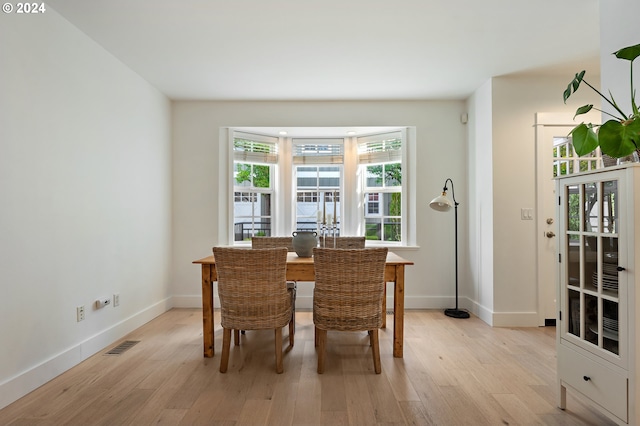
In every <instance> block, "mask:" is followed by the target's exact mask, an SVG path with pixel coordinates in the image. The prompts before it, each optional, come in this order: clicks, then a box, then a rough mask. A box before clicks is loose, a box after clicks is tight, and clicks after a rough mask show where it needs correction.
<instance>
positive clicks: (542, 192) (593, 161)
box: [535, 113, 601, 326]
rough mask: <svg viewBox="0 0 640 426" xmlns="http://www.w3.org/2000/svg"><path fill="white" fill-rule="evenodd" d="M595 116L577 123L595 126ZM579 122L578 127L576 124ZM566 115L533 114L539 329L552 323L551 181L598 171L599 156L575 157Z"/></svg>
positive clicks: (553, 226) (554, 232) (554, 241)
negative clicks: (534, 129)
mask: <svg viewBox="0 0 640 426" xmlns="http://www.w3.org/2000/svg"><path fill="white" fill-rule="evenodd" d="M598 120H599V117H598V116H597V115H589V116H586V117H585V118H583V119H581V120H580V121H585V122H592V123H597V122H598ZM580 121H578V122H577V123H579V122H580ZM577 123H576V122H574V121H573V117H572V116H571V115H567V114H551V113H538V114H536V122H535V128H536V215H535V220H536V244H537V283H538V325H540V326H544V325H546V324H547V323H548V320H552V321H555V319H556V316H557V312H558V309H557V307H556V285H557V280H558V275H557V273H558V272H557V271H558V250H557V246H556V244H557V237H556V235H557V234H558V229H557V221H558V219H557V217H556V204H557V203H558V197H556V195H555V181H554V177H555V176H559V175H566V174H572V173H576V172H578V171H584V170H590V169H594V168H596V167H601V160H600V157H599V154H598V153H596V154H594V157H590V158H588V159H587V158H584V157H581V158H578V157H575V153H574V152H573V149H572V147H571V139H570V138H569V136H568V135H569V132H570V131H571V129H573V127H574V126H575V125H576V124H577Z"/></svg>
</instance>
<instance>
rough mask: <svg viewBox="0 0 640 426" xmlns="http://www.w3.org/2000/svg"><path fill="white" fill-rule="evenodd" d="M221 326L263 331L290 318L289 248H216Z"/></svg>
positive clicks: (280, 325) (283, 324)
mask: <svg viewBox="0 0 640 426" xmlns="http://www.w3.org/2000/svg"><path fill="white" fill-rule="evenodd" d="M213 255H214V258H215V261H216V270H217V273H218V296H219V297H220V312H221V323H222V327H224V328H230V329H238V330H261V329H269V328H274V329H275V328H278V327H284V326H285V325H287V323H288V322H289V320H290V319H291V296H290V295H289V292H288V291H287V285H286V272H287V250H286V249H285V248H284V247H280V248H272V249H255V250H247V249H242V248H230V247H214V248H213Z"/></svg>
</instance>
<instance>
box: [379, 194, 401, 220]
mask: <svg viewBox="0 0 640 426" xmlns="http://www.w3.org/2000/svg"><path fill="white" fill-rule="evenodd" d="M401 196H402V194H400V193H399V192H392V193H385V194H383V196H382V198H383V200H384V203H383V204H384V214H385V216H401V215H402V211H401V210H402V202H401V201H402V200H401Z"/></svg>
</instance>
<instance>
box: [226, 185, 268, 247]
mask: <svg viewBox="0 0 640 426" xmlns="http://www.w3.org/2000/svg"><path fill="white" fill-rule="evenodd" d="M271 209H272V207H271V194H269V193H267V194H264V193H256V192H235V193H234V204H233V212H234V215H233V216H234V217H233V233H234V241H246V240H248V239H250V238H251V237H252V236H270V235H271Z"/></svg>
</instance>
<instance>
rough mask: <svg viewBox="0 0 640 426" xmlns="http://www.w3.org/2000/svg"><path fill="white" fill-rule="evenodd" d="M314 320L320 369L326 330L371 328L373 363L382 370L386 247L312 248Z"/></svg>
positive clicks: (322, 369)
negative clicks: (381, 352)
mask: <svg viewBox="0 0 640 426" xmlns="http://www.w3.org/2000/svg"><path fill="white" fill-rule="evenodd" d="M313 256H314V268H315V288H314V291H313V323H314V325H315V331H316V336H317V341H318V373H320V374H322V373H323V372H324V362H325V345H326V341H327V331H329V330H335V331H368V332H369V338H370V343H371V349H372V355H373V366H374V370H375V372H376V373H377V374H380V372H381V366H380V346H379V343H378V329H379V328H380V327H381V326H382V315H383V312H382V305H381V303H380V299H381V297H382V294H383V292H384V287H385V282H384V269H385V262H386V258H387V249H386V248H370V249H333V248H316V249H314V251H313Z"/></svg>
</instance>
